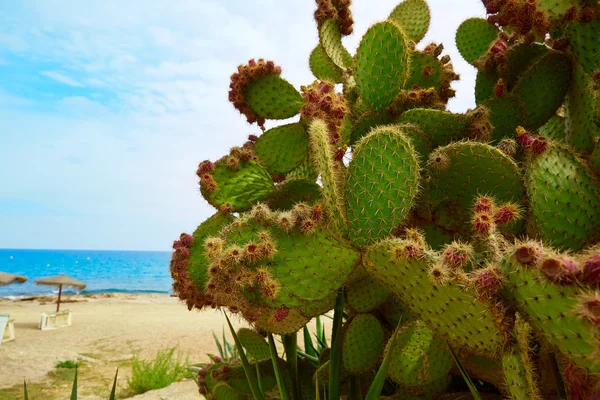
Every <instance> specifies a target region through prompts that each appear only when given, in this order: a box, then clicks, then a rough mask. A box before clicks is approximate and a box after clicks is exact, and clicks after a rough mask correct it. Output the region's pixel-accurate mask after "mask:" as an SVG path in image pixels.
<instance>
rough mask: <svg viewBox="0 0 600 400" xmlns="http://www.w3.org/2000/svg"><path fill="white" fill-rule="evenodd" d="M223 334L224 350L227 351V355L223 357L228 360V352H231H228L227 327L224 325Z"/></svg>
mask: <svg viewBox="0 0 600 400" xmlns="http://www.w3.org/2000/svg"><path fill="white" fill-rule="evenodd" d="M222 336H223V350H224V352H225V357H223V359H224V360H228V359H229V358H228V357H229V354H227V353H229V352H228V350H229V346H227V344H228V343H227V339H225V327H223V335H222Z"/></svg>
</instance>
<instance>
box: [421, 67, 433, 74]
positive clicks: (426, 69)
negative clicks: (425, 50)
mask: <svg viewBox="0 0 600 400" xmlns="http://www.w3.org/2000/svg"><path fill="white" fill-rule="evenodd" d="M432 72H433V67H432V66H431V65H428V66H426V67H425V69H424V70H423V75H425V76H429V75H431V73H432Z"/></svg>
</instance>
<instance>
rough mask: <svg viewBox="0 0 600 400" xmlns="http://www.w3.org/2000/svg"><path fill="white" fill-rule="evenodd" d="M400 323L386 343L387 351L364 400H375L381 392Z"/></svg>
mask: <svg viewBox="0 0 600 400" xmlns="http://www.w3.org/2000/svg"><path fill="white" fill-rule="evenodd" d="M400 322H401V321H398V325H397V326H396V330H395V331H394V333H393V334H392V337H391V338H390V340H389V342H388V346H387V349H386V351H385V356H384V357H383V361H382V362H381V365H380V366H379V370H377V374H376V375H375V379H374V380H373V382H371V386H370V387H369V391H368V392H367V397H365V400H377V399H379V396H381V391H382V390H383V386H384V385H385V381H386V379H387V371H388V367H389V365H390V361H391V360H392V356H391V354H392V351H391V349H392V348H393V347H394V342H395V341H396V337H397V336H398V328H399V327H400Z"/></svg>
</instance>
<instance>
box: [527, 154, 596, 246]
mask: <svg viewBox="0 0 600 400" xmlns="http://www.w3.org/2000/svg"><path fill="white" fill-rule="evenodd" d="M526 167H527V172H526V174H525V186H526V188H527V196H528V198H529V203H530V205H531V214H532V223H533V228H534V231H535V233H537V234H539V237H540V238H541V239H542V240H543V241H544V242H547V243H550V244H552V245H554V246H557V247H560V248H563V249H571V250H575V251H576V250H579V249H581V248H582V247H583V246H584V245H586V244H589V243H590V242H591V243H593V242H594V240H597V239H598V235H600V195H599V193H598V188H597V187H596V186H595V184H594V182H593V180H592V177H591V176H590V173H588V171H587V169H586V167H585V165H584V163H583V162H582V161H580V160H579V159H578V158H577V157H576V156H575V155H574V153H573V152H572V151H571V150H569V149H568V148H567V147H563V146H562V145H559V144H552V145H550V146H549V148H548V149H547V150H546V151H545V152H544V153H542V154H540V155H538V156H535V157H531V158H530V159H529V160H528V161H527V164H526Z"/></svg>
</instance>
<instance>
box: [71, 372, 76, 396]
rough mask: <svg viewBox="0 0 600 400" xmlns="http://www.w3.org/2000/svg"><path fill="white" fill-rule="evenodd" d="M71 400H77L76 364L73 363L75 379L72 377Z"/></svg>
mask: <svg viewBox="0 0 600 400" xmlns="http://www.w3.org/2000/svg"><path fill="white" fill-rule="evenodd" d="M71 400H77V364H75V379H73V388H72V389H71Z"/></svg>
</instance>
